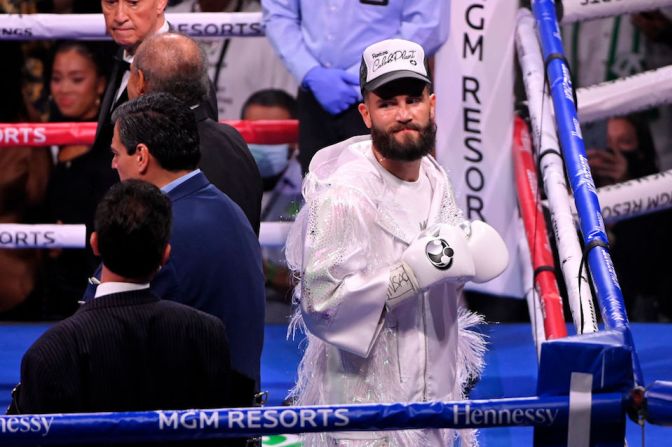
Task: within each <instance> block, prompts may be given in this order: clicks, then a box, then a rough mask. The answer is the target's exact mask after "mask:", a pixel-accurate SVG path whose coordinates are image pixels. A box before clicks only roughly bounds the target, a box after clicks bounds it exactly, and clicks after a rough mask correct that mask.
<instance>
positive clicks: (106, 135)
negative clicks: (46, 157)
mask: <svg viewBox="0 0 672 447" xmlns="http://www.w3.org/2000/svg"><path fill="white" fill-rule="evenodd" d="M167 3H168V0H102V1H101V5H102V9H103V16H104V17H105V27H106V29H107V33H108V34H109V35H110V36H111V37H112V39H113V40H114V41H115V43H117V45H119V47H120V48H119V50H118V51H117V54H116V55H115V57H114V65H113V67H112V72H111V74H110V77H109V79H108V80H107V88H106V89H105V94H104V95H103V100H102V103H101V105H100V111H99V112H98V127H97V129H96V139H95V141H94V143H93V149H92V150H96V151H97V150H103V151H107V150H109V148H110V142H111V141H112V132H113V129H114V126H113V124H112V121H111V117H112V112H114V110H115V109H116V108H117V107H119V106H120V105H121V104H123V103H124V102H126V101H127V100H128V93H127V91H126V86H127V85H128V79H129V77H130V75H131V74H130V64H131V62H133V55H134V54H135V50H136V49H137V48H138V46H139V45H140V44H141V43H142V41H143V40H144V39H146V38H147V37H148V36H151V35H152V34H155V33H165V32H166V31H168V30H169V29H170V25H169V24H168V22H167V21H166V17H165V9H166V5H167ZM202 102H203V104H204V105H205V110H207V112H208V116H210V117H211V118H212V119H215V120H216V119H217V100H216V98H215V93H214V89H212V88H211V89H210V92H208V95H207V97H205V98H203V101H202Z"/></svg>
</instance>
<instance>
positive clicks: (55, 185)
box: [46, 42, 117, 318]
mask: <svg viewBox="0 0 672 447" xmlns="http://www.w3.org/2000/svg"><path fill="white" fill-rule="evenodd" d="M98 51H99V47H97V46H95V45H93V44H85V43H82V42H63V43H61V44H60V45H58V46H57V47H56V48H55V50H54V57H53V63H52V69H51V78H50V81H49V90H50V92H51V99H52V108H53V110H52V112H51V119H50V121H52V122H59V121H60V122H91V121H95V119H96V116H98V111H99V108H100V98H101V95H102V94H103V92H104V90H105V76H104V75H103V69H102V68H101V64H100V62H99V59H100V58H99V57H98V54H99V52H98ZM56 151H57V152H56V155H55V164H54V168H53V170H52V173H51V176H50V179H49V186H48V189H47V198H46V203H47V210H48V214H49V218H50V220H51V221H53V222H60V223H65V224H81V223H83V224H86V226H87V229H88V230H89V231H90V229H91V228H92V227H93V217H94V214H95V209H96V205H97V204H98V202H99V201H100V199H101V198H102V197H103V195H104V194H105V192H106V191H107V190H108V189H109V187H110V186H111V185H112V184H114V183H115V182H116V181H117V178H116V176H115V174H114V171H112V170H111V169H110V163H111V160H112V157H111V155H110V152H109V151H93V150H91V146H87V145H67V146H60V147H57V148H56ZM87 240H88V238H87ZM50 255H51V258H52V259H51V262H49V263H48V267H47V276H46V285H47V290H46V294H47V297H48V298H47V306H46V309H47V315H46V317H48V318H49V317H51V318H62V317H65V316H68V315H70V314H72V313H73V312H74V311H75V310H76V309H77V297H79V296H81V295H82V293H83V292H84V289H85V288H86V279H87V278H88V275H89V274H90V273H91V271H92V270H93V269H95V267H96V265H98V261H97V259H96V258H95V256H94V255H93V254H92V253H91V251H90V250H58V251H52V252H50Z"/></svg>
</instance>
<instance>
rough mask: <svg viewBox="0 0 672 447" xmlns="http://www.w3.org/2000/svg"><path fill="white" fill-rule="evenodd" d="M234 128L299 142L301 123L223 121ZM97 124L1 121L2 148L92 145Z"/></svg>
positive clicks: (260, 137) (251, 138) (261, 138)
mask: <svg viewBox="0 0 672 447" xmlns="http://www.w3.org/2000/svg"><path fill="white" fill-rule="evenodd" d="M222 123H226V124H229V125H230V126H232V127H234V128H235V129H236V130H237V131H238V132H239V133H240V134H241V135H242V137H243V138H244V139H245V141H246V142H247V143H254V144H282V143H296V141H297V140H298V139H299V123H298V121H296V120H259V121H245V120H224V121H222ZM95 136H96V123H16V124H14V123H5V124H0V148H3V147H16V146H32V147H35V146H61V145H68V144H87V145H90V144H93V141H94V138H95Z"/></svg>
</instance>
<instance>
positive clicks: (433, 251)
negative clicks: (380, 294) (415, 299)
mask: <svg viewBox="0 0 672 447" xmlns="http://www.w3.org/2000/svg"><path fill="white" fill-rule="evenodd" d="M474 274H475V268H474V261H473V259H472V256H471V253H470V250H469V246H468V242H467V235H466V233H465V231H464V230H463V229H462V228H460V227H457V226H454V225H448V224H439V225H437V226H435V227H434V228H433V229H432V231H431V232H429V233H425V234H424V235H421V236H420V237H419V238H417V239H416V240H414V241H413V242H412V243H411V245H409V246H408V248H407V249H406V251H404V253H403V254H402V255H401V262H400V263H399V264H397V265H395V266H393V267H392V268H391V269H390V283H389V286H388V304H392V305H395V304H397V303H398V302H400V301H401V300H403V299H404V298H407V297H409V296H413V295H415V294H416V293H417V292H419V291H422V290H425V289H427V288H429V287H431V286H432V285H434V284H437V283H441V282H456V283H461V282H466V281H469V280H470V279H471V278H472V277H473V276H474Z"/></svg>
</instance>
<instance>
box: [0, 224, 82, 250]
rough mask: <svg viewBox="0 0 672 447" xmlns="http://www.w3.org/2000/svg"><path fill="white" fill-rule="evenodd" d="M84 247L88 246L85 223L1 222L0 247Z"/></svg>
mask: <svg viewBox="0 0 672 447" xmlns="http://www.w3.org/2000/svg"><path fill="white" fill-rule="evenodd" d="M84 247H86V225H84V224H77V225H58V224H39V225H28V224H0V249H2V248H84Z"/></svg>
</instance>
